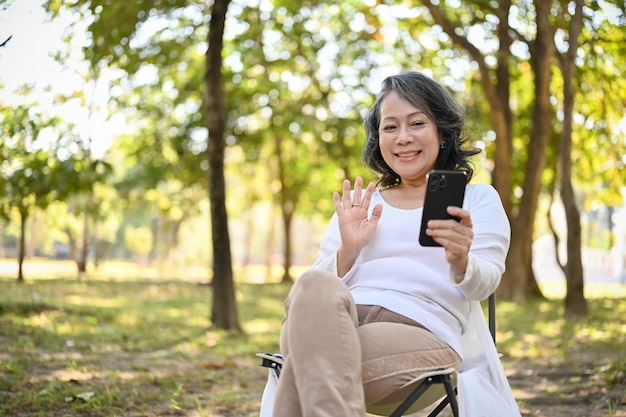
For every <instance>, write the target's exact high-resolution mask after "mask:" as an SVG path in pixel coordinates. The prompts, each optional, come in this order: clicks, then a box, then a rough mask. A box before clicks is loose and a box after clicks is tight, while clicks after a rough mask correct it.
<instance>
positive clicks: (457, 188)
mask: <svg viewBox="0 0 626 417" xmlns="http://www.w3.org/2000/svg"><path fill="white" fill-rule="evenodd" d="M466 184H467V173H466V172H465V171H442V170H433V171H430V172H429V173H428V178H427V186H426V195H425V196H424V209H423V211H422V224H421V226H420V236H419V243H420V245H422V246H441V245H440V244H439V243H437V242H435V240H434V239H433V238H432V237H430V236H428V235H427V234H426V228H427V224H428V221H429V220H433V219H437V220H441V219H454V220H456V221H459V220H460V219H459V218H457V217H454V216H451V215H449V214H448V210H447V208H448V207H449V206H456V207H463V197H465V185H466Z"/></svg>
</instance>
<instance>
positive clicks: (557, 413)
mask: <svg viewBox="0 0 626 417" xmlns="http://www.w3.org/2000/svg"><path fill="white" fill-rule="evenodd" d="M505 366H506V368H507V370H508V371H509V372H508V374H509V382H510V384H511V386H512V388H513V390H514V393H515V397H516V399H517V400H518V404H519V405H520V409H521V411H522V415H523V416H525V417H526V416H528V417H531V416H532V417H609V416H611V417H626V392H625V391H624V385H623V384H621V385H616V387H617V388H610V386H609V385H608V384H607V381H606V378H607V374H606V371H607V366H606V365H603V364H601V363H598V362H596V361H593V362H590V361H588V362H585V361H580V360H574V361H572V362H568V363H561V364H551V363H545V364H540V365H529V364H528V363H521V362H520V363H517V364H505ZM622 378H624V377H623V376H622ZM623 382H626V381H623Z"/></svg>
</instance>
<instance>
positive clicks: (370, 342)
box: [274, 270, 460, 417]
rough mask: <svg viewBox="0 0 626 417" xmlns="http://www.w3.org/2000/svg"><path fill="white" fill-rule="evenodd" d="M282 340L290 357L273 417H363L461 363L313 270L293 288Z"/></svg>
mask: <svg viewBox="0 0 626 417" xmlns="http://www.w3.org/2000/svg"><path fill="white" fill-rule="evenodd" d="M285 306H286V317H285V321H284V323H283V328H282V331H281V336H280V347H281V353H282V354H283V355H284V356H285V357H286V362H285V365H284V367H283V371H282V374H281V376H280V379H279V383H278V387H277V391H276V398H275V403H274V417H300V416H303V417H363V416H365V414H366V412H365V406H366V404H372V403H375V402H377V401H379V400H381V399H383V398H384V397H386V396H387V395H388V394H390V393H391V392H393V391H394V390H396V389H398V388H399V387H401V386H402V385H403V384H405V383H406V382H408V381H410V380H412V379H413V378H415V377H418V376H419V375H421V374H422V373H424V372H427V371H431V370H434V369H438V368H442V367H445V368H447V367H455V368H457V369H458V366H459V365H460V359H459V356H458V355H457V354H456V352H455V351H454V350H452V348H450V347H449V346H448V345H447V344H446V343H445V342H444V341H443V340H441V339H440V338H439V337H437V336H435V335H434V334H432V333H431V332H429V331H428V330H426V329H424V328H423V327H421V326H420V325H419V324H418V323H416V322H414V321H412V320H409V319H407V318H406V317H404V316H401V315H399V314H396V313H393V312H391V311H389V310H386V309H384V308H381V307H378V306H362V305H359V306H357V305H355V303H354V300H353V299H352V296H351V295H350V292H349V291H348V288H347V287H346V286H345V284H344V283H343V282H342V281H341V280H340V279H338V278H337V277H336V276H333V275H332V274H329V273H327V272H324V271H319V270H309V271H308V272H306V273H305V274H304V275H303V276H302V277H301V278H300V279H299V280H298V281H297V282H296V283H295V284H294V286H293V288H292V289H291V291H290V292H289V295H288V297H287V300H286V302H285Z"/></svg>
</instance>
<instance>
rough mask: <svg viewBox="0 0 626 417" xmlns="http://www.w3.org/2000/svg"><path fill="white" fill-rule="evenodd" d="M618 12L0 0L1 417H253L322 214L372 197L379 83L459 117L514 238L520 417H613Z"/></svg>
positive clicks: (508, 298)
mask: <svg viewBox="0 0 626 417" xmlns="http://www.w3.org/2000/svg"><path fill="white" fill-rule="evenodd" d="M625 16H626V12H625V10H624V4H623V3H622V2H620V1H599V2H584V1H581V0H578V1H536V2H531V1H517V2H513V1H500V2H483V1H441V2H435V1H421V2H414V4H413V3H410V2H402V1H390V2H381V1H349V2H321V1H310V2H302V3H294V2H289V1H278V0H277V1H232V2H230V1H219V0H218V1H215V2H214V3H211V2H209V4H206V3H205V2H201V1H197V2H196V1H176V0H169V1H156V0H155V1H143V2H141V1H137V2H132V1H131V2H109V1H104V0H102V1H100V0H92V1H69V0H66V1H62V0H50V1H45V2H39V1H28V0H21V1H20V0H15V1H7V2H3V3H2V4H0V42H2V44H3V46H2V47H0V88H1V90H0V92H1V93H2V95H1V96H0V118H1V119H0V120H1V123H2V124H1V126H2V142H0V154H1V155H2V158H1V161H2V163H1V165H0V169H1V171H2V176H1V177H0V190H1V197H2V200H1V207H0V208H1V211H0V215H1V218H2V222H1V223H0V238H1V241H0V243H1V244H0V258H2V260H1V262H0V285H1V288H0V320H1V321H0V324H1V326H0V411H1V412H3V413H4V414H7V415H57V414H58V415H155V416H156V415H206V416H222V415H224V416H242V415H255V413H258V401H259V399H260V391H261V390H262V385H263V382H264V381H263V380H264V374H263V371H262V370H260V369H258V367H257V366H256V363H255V360H254V357H253V354H254V352H256V351H262V350H270V351H273V350H276V349H277V340H276V339H277V334H278V331H279V327H280V319H281V314H282V299H283V298H284V296H285V294H286V292H287V291H288V288H289V285H290V284H291V283H292V282H293V280H294V279H297V276H298V275H299V273H300V272H301V271H302V270H303V269H304V268H306V266H307V265H310V263H311V262H312V261H313V260H314V259H315V256H316V251H317V246H318V243H319V240H320V238H321V236H322V234H323V232H324V227H325V224H326V222H327V220H328V218H329V216H330V215H331V214H332V209H333V207H332V202H331V199H330V196H331V193H332V192H333V191H336V190H338V189H339V186H340V184H341V181H342V180H343V179H344V178H354V177H355V176H356V175H363V176H365V177H366V178H371V173H369V172H367V171H366V170H365V169H364V168H363V166H362V164H361V163H360V152H361V148H362V146H363V142H364V134H363V129H362V127H361V119H362V115H363V113H364V112H365V111H366V109H367V108H368V106H369V105H370V104H371V103H372V101H373V95H374V94H375V92H376V91H377V89H378V87H379V85H380V82H381V81H382V79H383V78H384V77H385V76H386V75H389V74H393V73H396V72H398V71H400V70H402V69H406V68H410V69H417V70H421V71H425V72H426V73H427V74H429V75H432V76H434V77H436V78H438V79H440V80H441V81H442V82H443V83H444V84H445V85H446V86H447V87H449V88H450V89H451V90H452V91H453V92H454V94H455V95H456V96H457V98H458V99H459V101H460V102H461V103H462V104H463V105H464V106H465V107H466V108H467V111H468V122H469V132H470V133H471V134H472V138H473V140H474V143H475V144H476V145H477V146H479V147H481V148H482V149H484V152H483V154H482V155H481V157H480V158H477V159H476V161H475V163H476V167H477V176H476V181H480V182H489V183H492V184H494V186H495V187H496V189H497V190H498V191H499V193H500V195H501V198H502V200H503V203H504V205H505V208H506V210H507V214H508V215H509V218H510V219H511V224H512V230H513V241H512V245H511V251H510V254H509V259H508V260H507V273H506V275H505V277H504V278H503V285H502V286H501V289H500V291H499V293H498V300H499V301H498V318H499V324H498V332H499V334H498V347H499V349H500V350H501V352H503V360H504V361H505V364H506V365H507V369H509V370H510V377H511V380H512V384H513V387H514V390H515V392H516V394H517V396H518V398H519V399H520V406H521V408H522V411H523V413H524V415H529V416H531V415H532V416H541V415H546V416H559V415H563V416H565V415H568V416H572V415H574V416H592V415H593V416H596V415H597V416H600V415H602V416H604V415H613V416H620V415H624V413H625V411H624V402H626V399H625V398H624V383H625V377H624V369H625V368H626V365H625V362H626V361H625V359H624V348H623V347H622V345H623V343H624V337H625V334H626V328H625V326H626V324H625V323H624V319H623V317H624V313H625V311H624V310H625V308H626V307H625V306H624V304H625V303H624V296H625V290H624V276H625V273H624V267H625V247H626V244H625V239H626V237H625V236H626V224H625V223H626V222H624V220H623V219H624V218H625V216H626V214H625V213H624V184H625V179H626V173H625V170H624V163H625V162H626V161H625V160H624V155H625V154H626V152H625V150H626V118H625V117H624V97H625V95H626V81H625V80H626V78H625V77H624V74H623V71H624V68H626V65H624V62H623V61H624V56H626V54H624V52H625V51H624V48H626V42H624V40H625V39H624V38H625V30H624V27H625V25H626V22H625ZM222 24H223V27H222V26H221V25H222ZM222 29H223V32H222ZM531 225H532V227H531ZM557 255H558V256H557ZM17 410H27V411H19V413H22V414H17V413H18V411H17ZM24 413H27V414H24ZM559 413H561V414H559Z"/></svg>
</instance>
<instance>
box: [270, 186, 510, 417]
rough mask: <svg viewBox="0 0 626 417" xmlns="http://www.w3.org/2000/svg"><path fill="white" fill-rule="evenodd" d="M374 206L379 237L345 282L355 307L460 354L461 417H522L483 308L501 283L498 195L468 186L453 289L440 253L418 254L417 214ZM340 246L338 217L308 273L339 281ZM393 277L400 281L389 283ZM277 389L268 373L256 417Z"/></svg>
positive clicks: (504, 247)
mask: <svg viewBox="0 0 626 417" xmlns="http://www.w3.org/2000/svg"><path fill="white" fill-rule="evenodd" d="M377 203H381V204H383V214H382V217H381V221H380V223H379V227H378V230H377V232H376V236H375V238H374V239H373V241H372V242H371V243H370V245H368V247H366V248H364V250H363V251H362V252H361V254H360V255H359V258H358V259H357V260H356V262H355V264H354V265H353V267H352V268H351V269H350V271H348V273H347V274H346V275H345V276H344V277H343V278H342V279H343V281H344V282H345V283H346V285H347V286H348V288H350V290H351V293H352V294H353V297H354V299H355V302H356V303H357V304H376V305H382V306H383V307H385V308H387V309H389V310H392V311H395V312H397V313H399V314H403V315H405V316H407V317H409V318H412V319H414V320H416V321H418V322H420V323H421V324H422V325H424V326H425V327H426V328H429V329H430V330H431V331H433V332H434V333H435V334H438V335H439V336H440V337H442V338H443V339H444V340H445V341H446V342H447V343H448V344H449V345H450V346H452V347H453V348H454V349H455V350H457V352H458V353H459V355H460V356H461V357H462V358H463V361H462V364H461V370H460V372H459V374H458V378H457V381H458V397H457V398H458V401H459V412H460V416H461V417H520V412H519V409H518V407H517V404H516V402H515V399H514V397H513V394H512V392H511V389H510V386H509V384H508V381H507V379H506V376H505V374H504V370H503V368H502V364H501V363H500V359H499V355H498V352H497V351H496V348H495V345H494V342H493V339H492V338H491V334H490V333H489V330H488V327H487V324H486V322H485V318H484V315H483V311H482V308H481V305H480V300H483V299H485V298H487V297H488V296H489V295H490V294H491V293H493V292H494V291H495V289H496V288H497V286H498V285H499V283H500V278H501V276H502V273H503V272H504V263H505V259H506V253H507V251H508V245H509V239H510V228H509V223H508V219H507V218H506V215H505V213H504V210H503V208H502V204H501V202H500V198H499V196H498V194H497V192H496V191H495V189H494V188H493V187H491V186H489V185H484V184H482V185H468V187H467V190H466V194H465V200H464V203H463V207H464V208H465V209H467V210H469V211H470V213H471V215H472V223H473V225H474V241H473V243H472V248H471V250H470V256H469V263H468V268H467V271H466V273H465V279H464V280H463V281H462V282H461V283H460V284H456V283H455V281H454V274H453V271H452V270H451V268H450V267H449V266H448V265H447V263H446V262H445V257H444V254H443V250H442V249H441V248H422V247H420V246H419V244H418V243H417V234H418V233H419V224H420V221H421V213H422V209H417V210H399V209H395V208H393V207H391V206H389V205H387V204H386V203H385V201H384V199H383V198H382V195H381V194H380V190H379V189H377V190H376V191H375V192H374V195H373V197H372V202H371V204H370V212H371V210H372V208H373V207H374V205H376V204H377ZM340 244H341V239H340V236H339V228H338V224H337V219H336V215H335V216H333V218H332V219H331V222H330V224H329V227H328V230H327V232H326V235H325V236H324V239H323V240H322V244H321V247H320V253H319V257H318V259H317V261H316V262H315V263H314V265H313V268H319V269H324V270H327V271H329V272H331V273H334V274H337V257H336V252H337V248H338V247H339V245H340ZM397 254H400V255H397ZM381 256H382V259H381ZM386 256H387V257H386ZM416 265H417V267H416ZM397 275H401V276H402V279H401V280H399V281H397V282H396V281H394V280H390V279H389V278H390V277H393V276H397ZM390 288H391V291H390V290H389V289H390ZM431 297H432V298H431ZM433 301H436V302H437V303H436V305H435V306H434V307H433V304H435V303H433ZM442 329H444V330H443V331H442ZM275 383H276V379H275V375H273V371H271V370H270V375H269V377H268V384H267V385H266V389H265V392H264V395H263V401H262V407H261V417H264V416H266V415H267V416H269V415H271V408H273V391H274V388H275Z"/></svg>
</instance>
